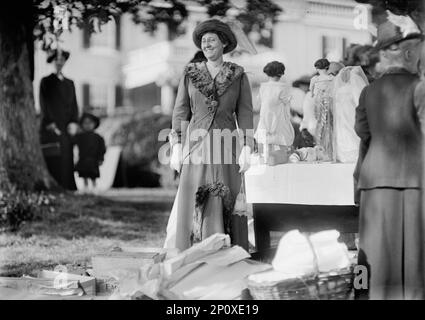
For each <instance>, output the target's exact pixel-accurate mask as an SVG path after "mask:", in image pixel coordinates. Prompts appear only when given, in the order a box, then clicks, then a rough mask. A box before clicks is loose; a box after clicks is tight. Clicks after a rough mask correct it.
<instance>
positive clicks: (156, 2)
mask: <svg viewBox="0 0 425 320" xmlns="http://www.w3.org/2000/svg"><path fill="white" fill-rule="evenodd" d="M33 5H34V7H35V25H34V35H35V37H36V39H38V40H40V41H42V43H43V49H44V50H48V49H49V48H51V47H52V45H53V44H54V43H55V41H56V40H57V39H58V38H59V37H60V35H61V33H62V32H63V31H64V30H70V31H72V29H73V27H78V28H81V27H83V26H84V25H86V26H88V29H89V30H90V32H98V31H100V30H101V27H102V25H103V24H105V23H107V22H108V21H109V20H111V19H117V18H118V17H119V16H121V15H122V14H123V13H129V14H130V15H131V16H132V19H133V21H134V22H135V23H136V24H141V25H142V26H143V27H144V30H145V31H147V32H155V30H156V29H157V27H158V24H160V23H164V24H166V25H167V27H168V29H169V30H170V31H171V32H174V33H175V35H178V34H180V33H181V32H182V30H181V25H182V23H183V22H184V21H185V20H186V19H187V17H188V15H189V12H188V8H187V6H188V5H198V6H202V7H205V8H206V9H207V15H208V16H210V17H213V16H219V17H220V16H221V17H224V16H226V15H229V14H230V13H232V15H233V16H234V17H235V18H236V19H238V20H240V21H241V22H242V23H243V25H244V29H245V31H247V32H249V31H251V30H253V29H255V30H261V29H263V28H267V27H269V24H270V23H274V22H275V21H276V17H277V15H278V14H279V13H280V12H281V11H282V9H281V8H280V7H279V6H277V5H276V4H275V3H274V2H273V1H272V0H265V1H260V0H246V1H244V2H243V4H242V5H241V4H240V3H237V4H235V2H232V1H230V0H193V1H183V0H182V1H179V0H84V1H74V0H33Z"/></svg>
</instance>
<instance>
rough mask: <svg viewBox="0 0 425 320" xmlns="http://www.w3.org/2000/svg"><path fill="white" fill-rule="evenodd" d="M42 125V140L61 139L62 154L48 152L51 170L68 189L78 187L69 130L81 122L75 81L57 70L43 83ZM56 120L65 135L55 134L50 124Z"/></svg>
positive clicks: (41, 98)
mask: <svg viewBox="0 0 425 320" xmlns="http://www.w3.org/2000/svg"><path fill="white" fill-rule="evenodd" d="M40 107H41V126H40V140H41V143H42V144H46V143H52V142H59V143H60V155H54V156H48V155H45V161H46V164H47V168H48V170H49V172H50V174H51V175H52V176H53V178H55V180H56V181H57V182H58V183H59V184H60V185H61V186H62V187H63V188H65V189H68V190H76V189H77V187H76V185H75V179H74V159H73V145H72V141H71V137H70V136H69V134H68V132H67V127H68V125H69V124H70V123H72V122H74V123H77V122H78V105H77V99H76V95H75V87H74V82H73V81H72V80H70V79H67V78H64V79H63V80H60V79H59V78H58V77H57V76H56V75H55V74H53V73H52V74H50V75H49V76H47V77H44V78H43V79H41V83H40ZM51 123H55V124H56V126H57V127H58V129H59V130H60V131H61V132H62V135H61V136H56V135H55V134H52V132H51V131H49V130H48V129H47V126H48V125H49V124H51Z"/></svg>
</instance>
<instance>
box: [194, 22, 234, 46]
mask: <svg viewBox="0 0 425 320" xmlns="http://www.w3.org/2000/svg"><path fill="white" fill-rule="evenodd" d="M207 32H220V33H222V34H223V35H224V36H225V37H226V38H227V41H228V44H227V45H226V46H225V47H224V50H223V53H228V52H231V51H233V50H234V49H235V48H236V46H237V45H238V42H237V40H236V36H235V35H234V33H233V32H232V30H231V29H230V27H229V26H228V25H227V24H225V23H224V22H221V21H219V20H215V19H212V20H207V21H204V22H201V23H200V24H199V25H197V26H196V28H195V30H194V31H193V35H192V37H193V42H194V43H195V45H196V46H197V47H198V48H199V49H201V40H202V36H203V35H204V34H205V33H207Z"/></svg>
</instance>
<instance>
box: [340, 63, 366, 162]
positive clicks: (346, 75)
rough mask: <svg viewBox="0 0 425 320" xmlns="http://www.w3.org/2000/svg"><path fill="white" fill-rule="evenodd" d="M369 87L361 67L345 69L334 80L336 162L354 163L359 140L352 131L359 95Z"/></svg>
mask: <svg viewBox="0 0 425 320" xmlns="http://www.w3.org/2000/svg"><path fill="white" fill-rule="evenodd" d="M367 85H369V82H368V80H367V77H366V75H365V73H364V72H363V70H362V68H361V67H345V68H343V69H342V70H341V71H340V72H339V74H338V75H337V76H336V77H335V79H334V101H335V103H334V133H335V134H334V138H335V148H336V160H337V161H338V162H356V161H357V157H358V153H359V144H360V138H359V137H358V136H357V134H356V132H355V131H354V123H355V116H356V107H357V105H358V104H359V97H360V93H361V91H362V90H363V88H364V87H366V86H367Z"/></svg>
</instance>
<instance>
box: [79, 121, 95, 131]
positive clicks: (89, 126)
mask: <svg viewBox="0 0 425 320" xmlns="http://www.w3.org/2000/svg"><path fill="white" fill-rule="evenodd" d="M95 126H96V124H95V123H94V121H93V120H92V119H90V118H84V120H83V121H82V123H81V127H82V128H83V130H84V131H93V130H94V128H95Z"/></svg>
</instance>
